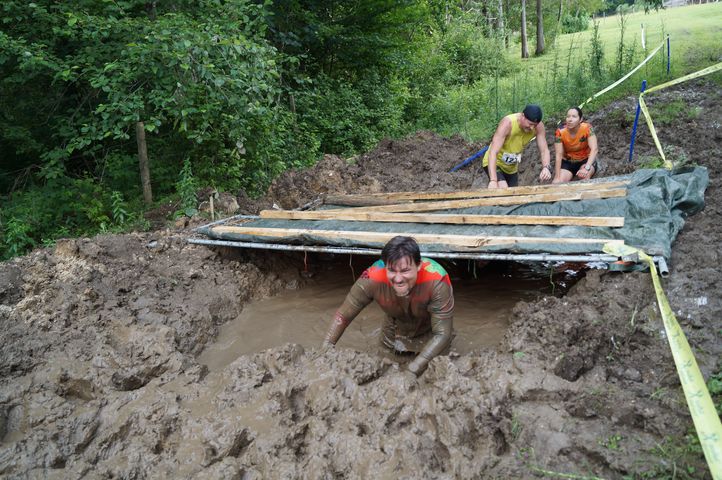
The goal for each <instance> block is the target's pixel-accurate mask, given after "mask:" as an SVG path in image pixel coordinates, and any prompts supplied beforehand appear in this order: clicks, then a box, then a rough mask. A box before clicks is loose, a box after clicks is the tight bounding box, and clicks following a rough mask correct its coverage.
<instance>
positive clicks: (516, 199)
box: [338, 188, 627, 213]
mask: <svg viewBox="0 0 722 480" xmlns="http://www.w3.org/2000/svg"><path fill="white" fill-rule="evenodd" d="M626 195H627V189H625V188H612V189H609V190H592V191H590V192H585V191H579V192H554V193H543V194H536V195H515V196H510V197H492V198H472V199H468V200H447V201H441V202H417V203H398V204H395V205H378V206H374V207H356V208H344V209H339V210H338V212H343V213H347V212H431V211H435V210H449V209H452V208H469V207H494V206H506V205H525V204H528V203H549V202H559V201H564V200H594V199H600V198H614V197H624V196H626Z"/></svg>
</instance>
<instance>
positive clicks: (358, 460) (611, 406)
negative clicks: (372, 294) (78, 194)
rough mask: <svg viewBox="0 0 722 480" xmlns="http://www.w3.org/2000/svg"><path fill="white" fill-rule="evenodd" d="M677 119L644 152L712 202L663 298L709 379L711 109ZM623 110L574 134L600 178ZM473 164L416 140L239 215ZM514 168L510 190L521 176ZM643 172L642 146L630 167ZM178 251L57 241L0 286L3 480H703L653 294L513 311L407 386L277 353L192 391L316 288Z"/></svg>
mask: <svg viewBox="0 0 722 480" xmlns="http://www.w3.org/2000/svg"><path fill="white" fill-rule="evenodd" d="M678 98H682V99H684V101H685V102H686V103H687V104H688V105H689V106H690V107H689V108H690V112H692V113H691V114H690V115H687V114H685V115H683V118H677V119H675V120H674V121H673V122H670V123H669V124H661V125H658V127H659V135H660V138H661V141H662V142H663V144H664V145H667V146H669V147H670V148H671V152H672V153H673V155H674V156H675V157H676V158H682V157H684V158H686V159H687V160H688V161H690V162H693V163H696V164H700V165H705V166H707V167H708V168H709V170H710V178H711V182H710V186H709V188H708V190H707V194H706V200H707V205H706V207H705V209H704V211H702V212H701V213H699V214H697V215H695V216H694V217H692V218H689V219H688V222H687V223H686V225H685V227H684V229H683V231H682V232H681V234H680V236H679V237H678V238H677V241H676V243H675V244H674V254H673V258H672V262H671V266H670V267H671V275H670V277H669V278H668V279H666V280H665V281H664V288H665V291H666V292H667V295H668V296H669V300H670V302H671V305H672V307H673V309H674V311H675V313H676V314H677V318H678V319H679V321H680V323H681V324H682V327H683V329H684V331H685V332H686V334H687V336H688V339H689V341H690V344H691V345H692V347H693V349H694V351H695V352H696V354H697V360H698V362H699V364H700V367H701V369H702V372H703V374H704V375H705V376H706V377H707V376H709V375H710V374H712V373H714V372H718V371H719V368H720V366H719V365H718V364H717V362H718V360H719V358H720V353H721V350H722V342H721V341H720V336H722V300H721V299H722V295H721V292H720V290H721V289H722V281H721V280H722V274H720V273H719V265H720V261H721V260H722V259H721V258H720V247H719V239H720V238H721V234H722V226H721V225H720V218H721V217H720V209H721V206H722V197H721V193H722V192H720V183H721V182H722V175H721V174H720V172H719V169H720V167H719V159H720V157H721V156H722V152H721V151H720V144H721V143H722V127H720V123H722V114H721V112H722V108H721V107H722V96H721V94H720V89H719V88H718V86H716V85H715V84H708V83H704V82H697V83H694V84H685V85H683V86H682V87H681V88H676V89H669V90H665V91H663V92H660V93H658V94H655V95H654V96H653V98H652V99H651V100H650V101H649V102H650V104H652V105H654V104H657V105H661V104H663V103H664V102H665V101H669V100H670V99H678ZM634 105H635V99H634V98H628V99H625V100H624V101H620V102H618V103H615V104H613V105H611V106H610V107H607V108H605V109H604V110H603V111H601V112H597V113H596V114H595V115H593V116H591V118H590V120H591V121H592V122H593V124H594V126H595V129H596V131H597V132H598V135H599V140H600V145H601V157H602V158H603V159H604V161H605V167H606V168H605V170H604V171H603V174H605V175H609V174H613V173H622V172H626V171H629V170H630V169H632V168H634V165H632V166H630V165H628V164H627V163H626V159H627V155H628V142H629V135H630V131H631V120H630V119H631V118H632V115H633V108H634ZM652 108H654V107H652ZM550 124H551V122H548V123H547V125H550ZM548 130H549V132H548V135H549V141H550V145H552V143H551V140H552V136H553V129H552V128H551V127H550V128H548ZM480 146H481V145H468V144H466V143H465V142H464V141H463V140H462V139H461V138H451V139H443V138H439V137H438V136H436V135H434V134H431V133H424V132H421V133H418V134H417V135H415V136H412V137H410V138H408V139H405V140H399V141H396V140H393V141H391V140H389V141H384V142H382V143H381V144H380V145H379V146H378V147H377V149H375V150H374V151H372V152H370V153H368V154H366V155H363V156H360V157H358V158H356V159H355V160H354V162H352V163H349V162H347V161H345V160H343V159H340V158H337V157H331V156H329V157H326V158H325V159H324V160H323V161H321V162H320V163H319V164H318V165H317V166H315V167H314V168H312V169H310V170H307V171H302V172H288V173H287V174H284V175H283V176H282V177H280V178H279V179H278V180H277V181H276V182H275V183H274V185H273V186H272V188H271V189H270V191H269V194H268V196H267V197H265V198H264V199H262V200H261V201H258V202H250V201H248V200H247V199H245V198H239V201H240V203H241V206H242V209H244V210H245V211H252V210H254V209H257V208H259V207H263V206H266V205H270V204H272V203H274V202H275V203H276V204H278V205H280V206H283V207H286V208H293V207H297V206H299V205H302V204H304V203H305V202H308V201H310V200H313V199H314V198H316V197H317V196H318V195H319V194H322V193H328V192H333V193H336V192H349V193H351V192H353V193H360V192H375V191H398V190H432V189H434V190H451V189H461V188H469V187H470V186H471V185H472V184H474V185H482V186H483V184H484V183H485V179H484V178H483V177H482V175H481V173H480V170H479V168H480V167H479V165H480V162H476V165H475V166H472V168H471V169H467V170H462V171H460V172H457V173H455V174H448V173H445V172H447V171H448V170H449V169H450V168H451V167H452V166H454V165H455V164H456V163H458V162H459V161H460V160H461V159H463V158H465V157H466V156H468V155H469V154H471V153H473V152H475V151H476V150H478V148H479V147H480ZM529 150H530V153H529V154H527V158H525V161H524V162H523V163H522V166H523V167H524V168H525V169H526V170H524V171H523V172H522V183H523V184H528V183H535V180H534V178H535V177H536V175H537V174H538V167H537V165H538V156H537V155H536V148H535V147H533V146H532V147H531V148H530V149H529ZM654 155H655V149H654V145H653V143H652V140H651V137H650V136H649V134H648V133H647V131H646V128H644V127H641V128H640V134H639V137H638V140H637V155H636V158H637V159H640V158H641V159H642V160H644V159H645V158H646V159H648V158H650V157H652V156H654ZM636 163H639V160H637V162H636ZM532 166H534V167H535V168H534V169H533V171H532V168H531V167H532ZM187 233H188V232H187V231H179V230H162V231H157V232H154V233H142V234H130V235H117V236H99V237H95V238H90V239H74V240H65V241H61V242H58V244H57V246H56V247H55V248H51V249H43V250H36V251H34V252H32V253H31V254H29V255H27V256H25V257H22V258H17V259H14V260H12V261H10V262H6V263H3V264H1V265H0V329H1V333H0V339H1V342H2V347H0V360H1V362H0V439H1V440H2V442H1V443H0V476H2V477H4V478H127V479H131V478H208V479H229V478H236V479H241V478H242V479H254V478H258V479H260V478H329V479H330V478H500V479H502V478H503V479H506V478H534V477H538V476H542V475H547V476H549V477H552V478H553V477H554V475H553V474H552V473H549V472H557V473H563V474H573V475H576V476H577V477H573V478H582V477H583V476H596V477H601V478H665V477H669V478H672V476H673V475H674V476H676V478H685V476H686V477H687V478H708V477H709V473H707V471H706V468H705V466H704V463H703V460H702V457H701V454H700V453H692V454H689V455H684V454H685V452H687V451H688V450H690V445H691V443H690V442H689V441H688V439H687V438H685V435H686V434H687V433H688V431H689V429H690V428H691V420H690V418H689V416H688V414H687V413H686V407H685V403H684V397H683V395H682V393H681V388H680V386H679V382H678V380H677V375H676V373H675V369H674V364H673V361H672V358H671V354H670V353H669V347H668V345H667V340H666V339H665V338H664V335H663V333H662V328H663V327H662V324H661V319H660V317H659V310H658V308H657V306H656V302H655V297H654V294H653V291H652V288H651V281H650V278H649V276H648V274H644V273H627V274H621V273H606V272H602V271H598V270H596V271H595V270H593V271H589V272H588V273H587V274H586V276H585V277H584V278H583V279H582V280H581V281H579V282H578V283H577V284H576V285H575V286H573V287H572V289H571V290H570V291H569V292H568V294H566V295H565V296H563V297H560V296H555V295H549V294H545V293H540V295H539V298H538V299H536V300H534V301H531V302H520V303H518V304H517V305H516V307H515V308H514V309H513V312H512V315H511V324H510V327H509V330H508V331H507V334H506V336H505V338H504V340H503V341H502V342H501V344H500V345H499V346H498V348H496V349H491V350H490V349H483V348H480V349H479V350H478V351H475V352H473V353H471V354H468V355H464V356H451V357H448V356H442V357H439V358H438V359H436V360H435V361H433V362H432V363H431V365H430V367H429V369H428V371H427V372H426V373H425V374H424V375H423V376H422V377H421V378H420V379H419V380H418V381H417V382H410V381H409V380H408V378H407V377H406V376H404V375H402V374H401V373H400V372H401V370H402V368H403V365H399V364H398V363H397V362H395V361H393V360H389V358H385V357H381V356H374V355H370V354H367V353H358V352H355V351H352V350H349V349H344V348H337V349H335V350H332V351H329V352H321V351H320V350H316V349H308V350H305V351H304V349H303V348H302V347H300V346H298V345H294V344H293V338H288V339H282V340H280V341H286V342H288V343H287V344H286V345H285V346H282V347H278V348H273V349H270V350H266V351H264V352H262V353H258V354H255V355H250V356H242V357H240V358H239V359H238V360H236V361H235V362H233V363H232V364H231V365H229V366H228V367H227V368H226V369H224V370H223V371H222V372H220V373H209V372H208V370H207V368H205V367H204V366H203V365H201V364H199V362H198V361H197V356H198V355H199V353H200V352H201V351H202V349H203V347H204V345H206V344H208V343H209V342H211V341H213V339H214V338H215V337H216V335H217V334H218V331H219V327H220V326H221V325H222V324H224V323H226V322H228V321H230V320H232V319H234V318H236V316H237V315H238V314H239V312H240V311H241V309H242V308H243V305H244V304H246V303H247V302H249V301H251V300H253V299H259V298H263V297H266V296H269V295H278V294H283V292H284V291H285V290H286V289H298V288H303V285H304V284H306V282H309V281H312V280H309V279H307V278H306V275H302V274H301V273H302V272H301V271H302V270H304V262H303V256H299V255H285V254H278V253H273V254H264V253H259V252H243V251H234V252H218V251H213V250H210V249H207V248H205V247H200V246H193V245H189V244H187V243H186V242H185V238H186V235H187ZM341 300H342V299H339V303H340V301H341ZM483 314H484V312H479V315H480V316H481V315H483ZM267 321H269V322H272V321H273V319H272V318H269V319H267ZM320 321H323V322H327V321H329V319H320ZM320 340H321V339H320V338H319V343H320ZM543 472H547V473H543ZM567 478H570V477H567Z"/></svg>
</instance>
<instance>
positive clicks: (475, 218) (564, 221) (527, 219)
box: [261, 209, 624, 227]
mask: <svg viewBox="0 0 722 480" xmlns="http://www.w3.org/2000/svg"><path fill="white" fill-rule="evenodd" d="M261 218H274V219H284V220H347V221H352V222H395V223H433V224H442V223H443V224H447V223H448V224H456V225H576V226H582V227H623V226H624V217H569V216H566V217H564V216H552V215H546V216H544V215H539V216H537V215H464V214H433V213H427V214H418V213H384V212H355V211H353V210H351V211H349V210H348V209H344V210H319V211H311V212H299V211H297V210H262V211H261Z"/></svg>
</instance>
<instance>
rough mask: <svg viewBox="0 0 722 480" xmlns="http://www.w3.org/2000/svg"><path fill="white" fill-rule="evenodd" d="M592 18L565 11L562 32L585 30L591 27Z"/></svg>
mask: <svg viewBox="0 0 722 480" xmlns="http://www.w3.org/2000/svg"><path fill="white" fill-rule="evenodd" d="M589 21H590V18H589V16H588V15H585V14H579V15H570V14H568V13H565V14H564V16H562V33H576V32H583V31H584V30H586V29H588V28H589Z"/></svg>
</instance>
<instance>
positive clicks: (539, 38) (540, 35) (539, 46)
mask: <svg viewBox="0 0 722 480" xmlns="http://www.w3.org/2000/svg"><path fill="white" fill-rule="evenodd" d="M542 53H544V17H543V16H542V0H536V52H534V54H535V55H541V54H542Z"/></svg>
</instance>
